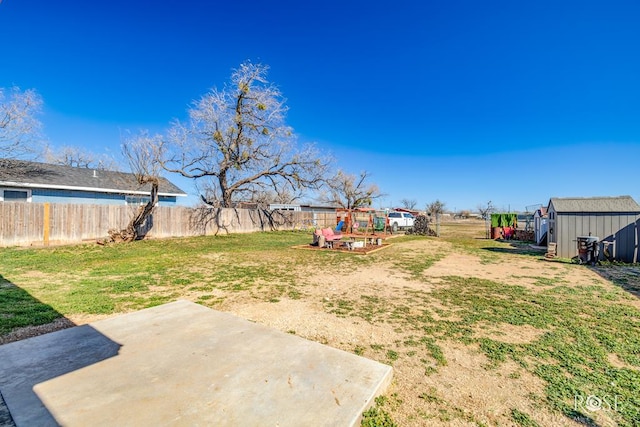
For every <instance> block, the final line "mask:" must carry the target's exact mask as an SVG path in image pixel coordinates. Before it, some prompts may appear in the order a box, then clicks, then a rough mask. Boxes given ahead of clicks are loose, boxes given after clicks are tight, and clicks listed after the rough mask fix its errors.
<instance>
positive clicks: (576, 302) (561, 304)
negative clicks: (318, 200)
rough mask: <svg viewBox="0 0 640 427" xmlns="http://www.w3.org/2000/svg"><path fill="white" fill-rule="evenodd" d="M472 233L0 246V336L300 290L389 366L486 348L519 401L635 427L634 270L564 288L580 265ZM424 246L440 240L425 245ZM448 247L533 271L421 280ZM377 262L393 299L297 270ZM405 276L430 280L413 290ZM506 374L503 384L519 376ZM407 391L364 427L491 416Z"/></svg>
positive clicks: (638, 404)
mask: <svg viewBox="0 0 640 427" xmlns="http://www.w3.org/2000/svg"><path fill="white" fill-rule="evenodd" d="M462 231H464V232H462ZM478 235H479V236H482V235H483V230H482V228H478V229H477V230H475V234H473V233H470V232H469V230H466V229H465V230H458V229H457V228H456V227H455V226H453V225H452V226H443V229H442V236H443V237H441V238H440V239H437V238H424V237H416V236H412V237H409V236H407V237H400V238H396V239H393V243H394V245H393V246H392V247H391V248H388V249H385V250H383V251H379V252H376V253H374V254H371V255H367V256H357V255H353V254H342V253H335V252H330V251H305V250H297V249H292V246H294V245H299V244H304V243H308V242H309V241H310V236H309V234H308V233H297V232H275V233H254V234H246V235H231V236H217V237H198V238H189V239H172V240H155V241H153V240H152V241H139V242H134V243H132V244H121V245H112V246H99V245H95V244H94V245H81V246H65V247H54V248H39V249H0V335H3V334H7V333H8V332H10V331H12V330H14V329H15V328H18V327H21V326H28V325H38V324H43V323H47V322H51V321H52V320H53V319H55V318H56V317H59V316H72V315H75V314H85V315H102V314H111V313H120V312H128V311H133V310H137V309H141V308H145V307H150V306H154V305H158V304H162V303H165V302H168V301H173V300H176V299H179V298H185V297H186V298H189V299H192V300H195V301H197V302H200V303H202V304H205V305H207V306H211V307H214V308H216V307H222V308H223V309H224V307H225V304H231V302H232V301H233V300H234V298H242V299H243V300H244V301H255V302H256V303H264V302H270V303H274V304H275V303H278V301H281V300H283V299H287V300H306V299H309V300H313V301H321V302H322V310H324V313H325V314H327V315H330V316H334V317H335V318H336V319H352V320H355V321H359V322H366V323H367V324H369V325H373V326H374V327H376V326H379V327H381V328H382V327H384V328H389V330H392V331H395V334H396V336H397V337H398V338H397V339H396V340H395V341H394V342H384V343H382V342H378V341H375V340H373V341H371V342H362V343H360V344H358V345H355V346H353V345H351V344H348V345H351V347H347V344H344V345H343V343H340V342H336V343H330V344H331V345H334V344H335V345H336V346H338V347H340V346H342V347H345V348H344V349H346V350H348V351H352V352H354V353H356V354H362V355H365V356H366V357H371V358H375V359H377V360H379V361H381V362H383V363H389V364H392V365H394V366H396V365H400V364H402V365H401V366H413V365H416V366H418V368H419V369H420V370H421V371H420V372H421V375H423V376H426V377H429V378H435V377H436V376H437V375H438V372H439V371H440V370H442V369H443V368H444V367H446V366H448V365H450V364H451V363H452V362H451V361H450V360H447V357H446V356H445V353H446V352H445V351H444V350H445V346H446V345H448V344H447V343H451V342H454V343H458V344H461V345H464V346H468V347H469V348H473V349H478V351H479V352H481V353H482V354H484V355H485V356H486V359H487V361H488V363H487V364H486V366H483V367H482V369H484V370H487V371H489V372H492V373H496V374H499V373H500V369H501V367H502V366H504V364H505V363H507V362H513V363H515V364H517V366H518V367H519V368H518V369H519V371H518V372H521V373H522V374H525V373H526V374H530V375H533V376H535V377H536V378H538V379H541V380H542V381H543V382H544V384H545V387H544V394H543V395H540V396H527V397H523V398H526V399H528V401H527V402H528V403H527V405H529V406H528V407H531V408H536V407H541V408H544V409H545V410H546V411H551V412H553V413H557V414H563V415H564V416H565V418H566V419H567V420H576V421H580V422H581V423H582V424H584V425H598V423H599V422H600V421H599V419H600V418H598V417H601V416H604V417H605V419H606V420H608V421H610V422H613V423H617V424H618V425H626V426H638V425H640V310H639V309H638V306H639V305H638V304H637V300H638V298H637V296H635V295H634V294H633V293H630V292H629V291H628V289H629V286H631V285H633V286H637V283H635V284H634V283H631V285H630V284H629V281H631V282H633V281H634V280H637V277H638V276H633V275H631V276H625V279H624V283H622V284H624V285H625V286H622V285H621V283H618V282H616V281H615V280H614V281H607V280H598V276H597V275H595V273H594V274H593V277H594V278H593V279H589V280H590V281H589V282H580V283H578V285H576V283H575V280H574V279H572V277H573V276H572V275H574V274H575V273H577V272H583V271H586V270H584V269H587V267H583V266H574V265H570V264H566V263H545V262H542V261H539V258H540V256H539V254H536V253H535V252H532V251H530V250H528V248H527V247H526V246H517V245H516V246H515V247H514V246H511V245H507V244H505V243H500V242H494V241H488V240H484V239H479V238H477V236H478ZM425 242H426V243H425ZM421 245H422V246H421ZM435 245H440V246H439V247H442V248H444V249H441V250H434V249H433V246H435ZM423 246H424V248H423ZM416 248H417V249H416ZM450 254H465V255H467V256H470V257H475V258H477V259H479V260H480V264H481V265H485V266H487V268H491V267H492V266H495V265H498V264H500V263H508V262H512V261H514V260H527V262H528V260H531V265H532V266H534V267H535V268H541V269H544V271H543V273H544V274H543V273H540V272H539V271H537V270H535V269H534V268H533V267H532V269H531V270H529V269H526V268H524V267H523V268H524V269H521V270H519V271H516V272H514V273H513V275H512V276H510V277H505V278H504V279H503V280H494V279H487V278H481V277H466V276H465V277H463V276H461V275H457V274H450V275H447V276H443V277H438V279H437V280H435V279H434V278H433V277H431V276H429V274H428V272H429V269H430V268H432V266H433V265H434V264H435V263H437V262H438V261H439V260H441V259H443V258H444V257H446V256H448V255H450ZM379 265H385V266H386V267H385V268H388V271H389V272H390V273H389V274H393V275H401V276H402V277H406V278H407V280H409V281H411V283H413V284H414V286H413V287H404V288H399V290H398V291H397V292H395V293H394V295H393V296H392V297H389V296H383V295H381V294H379V293H376V292H375V291H374V290H372V289H364V288H363V289H362V291H361V292H359V293H355V294H354V293H350V294H346V293H345V294H341V295H340V296H339V298H338V297H337V298H333V299H320V298H318V297H317V292H315V291H314V289H315V288H313V286H312V285H311V284H310V283H311V282H310V281H309V280H307V278H306V277H305V274H301V271H306V272H308V273H309V274H311V273H313V272H315V271H321V270H322V269H326V268H328V267H331V268H332V269H334V270H336V271H339V272H344V273H345V274H346V273H350V274H351V273H353V272H354V271H366V270H367V269H369V268H373V267H374V266H379ZM523 265H524V264H523ZM527 265H528V264H527ZM576 268H579V269H582V270H574V269H576ZM610 268H615V267H610ZM594 271H596V270H594ZM589 277H590V276H589ZM580 280H582V279H580ZM525 282H526V283H529V285H528V286H524V285H523V283H525ZM416 283H417V284H418V285H419V284H420V283H424V284H425V286H426V285H429V286H430V288H429V290H426V289H427V288H425V290H421V289H420V288H419V286H418V287H416V285H415V284H416ZM494 324H495V325H504V324H507V325H512V326H513V327H527V328H531V329H534V328H535V330H538V331H541V333H540V335H539V336H537V337H536V338H535V339H533V340H532V341H530V342H522V343H513V342H512V341H511V340H508V339H504V340H502V339H500V337H495V336H492V337H490V338H489V337H486V336H480V335H479V334H478V329H479V327H480V326H481V325H494ZM290 332H292V331H290ZM292 333H294V332H292ZM418 368H416V369H418ZM509 375H510V376H509V378H511V379H512V380H516V379H517V376H518V375H520V374H518V373H517V372H512V373H511V374H509ZM396 381H397V382H401V381H403V376H402V375H399V376H396ZM412 387H413V386H412V385H411V386H410V385H409V384H406V385H405V386H403V384H400V383H399V384H398V385H397V389H398V390H399V391H398V392H397V393H394V394H392V395H389V396H386V397H384V398H383V399H378V405H377V407H376V408H375V409H374V410H372V411H369V414H368V417H367V418H366V422H367V423H368V424H367V425H376V424H375V419H379V420H382V421H380V422H378V424H377V425H391V423H392V421H391V420H392V419H393V418H396V419H399V420H403V421H404V422H405V423H406V424H409V423H411V424H414V423H415V424H419V423H421V422H422V423H425V424H424V425H430V424H431V423H432V422H441V423H443V425H446V423H448V422H450V421H451V420H452V419H460V420H462V421H464V422H467V423H470V424H471V425H473V424H475V425H491V421H486V416H485V415H483V413H482V411H478V410H476V409H474V408H471V407H464V406H460V405H452V404H451V403H450V402H447V399H446V394H445V393H444V392H443V391H442V390H438V389H437V385H434V388H433V389H422V390H413V389H412ZM412 393H413V395H415V396H413V395H412ZM411 396H413V397H418V398H419V401H420V403H421V404H422V405H423V407H422V408H421V409H419V410H416V409H407V407H409V406H410V407H411V408H414V407H415V406H416V405H413V406H411V405H403V404H402V403H403V399H404V400H407V399H409V398H410V397H411ZM576 396H579V397H580V398H582V397H588V396H592V397H597V398H598V399H600V401H601V403H602V400H603V399H604V400H605V401H606V403H611V402H612V401H613V400H614V399H615V403H616V406H615V408H613V407H607V408H600V409H602V410H600V412H594V411H589V408H587V409H585V407H584V405H583V404H580V405H577V404H576ZM578 403H582V401H581V402H578ZM536 405H538V406H536ZM596 409H597V408H596ZM614 409H615V410H614ZM412 411H413V412H412ZM605 412H606V413H605ZM501 416H502V417H504V418H499V419H500V420H502V422H506V423H512V424H515V425H521V426H533V425H543V424H540V423H539V422H537V421H536V414H535V411H533V410H530V411H526V410H523V409H522V407H520V409H518V408H516V407H515V406H514V407H513V408H511V410H510V411H508V413H505V414H502V415H501ZM505 420H506V421H505Z"/></svg>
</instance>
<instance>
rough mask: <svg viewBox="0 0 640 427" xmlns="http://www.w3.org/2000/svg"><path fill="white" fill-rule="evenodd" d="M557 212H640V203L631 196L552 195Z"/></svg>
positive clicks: (552, 202)
mask: <svg viewBox="0 0 640 427" xmlns="http://www.w3.org/2000/svg"><path fill="white" fill-rule="evenodd" d="M551 204H553V208H554V209H555V211H556V212H585V213H593V212H610V213H640V205H638V203H636V201H635V200H633V198H632V197H631V196H617V197H562V198H560V197H552V198H551V200H550V201H549V206H551Z"/></svg>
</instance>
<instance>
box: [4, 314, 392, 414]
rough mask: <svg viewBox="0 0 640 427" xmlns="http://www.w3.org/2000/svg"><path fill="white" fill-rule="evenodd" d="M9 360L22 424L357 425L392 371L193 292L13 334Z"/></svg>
mask: <svg viewBox="0 0 640 427" xmlns="http://www.w3.org/2000/svg"><path fill="white" fill-rule="evenodd" d="M0 361H2V363H1V364H0V392H1V393H2V396H3V397H4V400H5V401H6V406H7V407H8V409H9V412H10V414H11V417H12V418H13V421H14V422H15V424H16V425H17V426H19V427H20V426H33V425H38V426H46V425H65V426H87V425H92V426H107V425H108V426H115V425H117V426H125V425H131V426H133V425H135V426H150V425H154V426H156V425H216V426H238V425H243V426H299V425H314V426H321V425H326V426H338V425H340V426H352V425H357V424H358V423H359V422H360V417H361V414H362V412H363V411H364V410H366V408H368V407H369V406H370V405H371V404H372V403H373V399H374V397H375V396H377V395H378V394H381V393H383V392H384V391H385V389H386V387H387V386H388V385H389V383H390V381H391V377H392V369H391V367H390V366H387V365H384V364H380V363H378V362H374V361H372V360H369V359H365V358H362V357H359V356H356V355H354V354H351V353H347V352H344V351H341V350H337V349H334V348H331V347H327V346H324V345H321V344H318V343H316V342H312V341H308V340H305V339H302V338H300V337H297V336H295V335H291V334H286V333H282V332H279V331H276V330H273V329H270V328H267V327H265V326H262V325H258V324H255V323H252V322H249V321H247V320H244V319H241V318H238V317H235V316H232V315H230V314H226V313H222V312H218V311H215V310H211V309H209V308H206V307H204V306H201V305H198V304H195V303H191V302H187V301H177V302H173V303H169V304H165V305H162V306H158V307H154V308H150V309H146V310H142V311H138V312H135V313H130V314H125V315H122V316H118V317H114V318H110V319H105V320H101V321H98V322H94V323H91V324H89V325H83V326H77V327H74V328H70V329H65V330H62V331H58V332H53V333H50V334H46V335H42V336H38V337H35V338H30V339H26V340H23V341H18V342H13V343H9V344H5V345H2V346H0ZM0 403H1V402H0ZM0 409H1V408H0ZM0 419H1V418H0Z"/></svg>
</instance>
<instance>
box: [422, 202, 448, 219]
mask: <svg viewBox="0 0 640 427" xmlns="http://www.w3.org/2000/svg"><path fill="white" fill-rule="evenodd" d="M445 207H446V204H445V203H444V202H441V201H440V200H439V199H436V200H435V201H433V202H431V203H429V204H428V205H427V208H426V211H427V213H428V214H429V215H433V216H436V215H441V214H443V213H444V209H445Z"/></svg>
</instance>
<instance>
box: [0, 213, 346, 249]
mask: <svg viewBox="0 0 640 427" xmlns="http://www.w3.org/2000/svg"><path fill="white" fill-rule="evenodd" d="M136 209H137V207H131V206H122V205H87V204H63V203H50V204H49V203H24V202H3V203H0V246H29V245H43V244H67V243H80V242H82V241H91V240H98V239H104V238H106V237H107V236H108V233H107V232H108V230H109V229H111V228H116V229H122V228H124V227H126V225H127V224H128V222H129V220H130V219H131V217H132V216H133V215H134V213H135V211H136ZM47 212H48V215H45V214H46V213H47ZM45 218H46V219H45ZM335 223H336V215H335V214H334V213H324V212H294V211H266V210H259V209H255V210H253V209H252V210H250V209H213V208H187V207H168V206H158V207H156V208H155V209H154V211H153V214H152V216H151V217H150V218H149V220H148V221H147V223H146V224H144V225H143V227H142V228H141V230H140V232H141V233H142V234H143V235H145V236H146V237H149V238H164V237H187V236H198V235H213V234H219V233H251V232H256V231H271V230H311V229H313V228H318V227H320V228H324V227H334V226H335ZM47 225H48V230H45V227H46V226H47ZM45 231H48V233H47V232H45Z"/></svg>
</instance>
